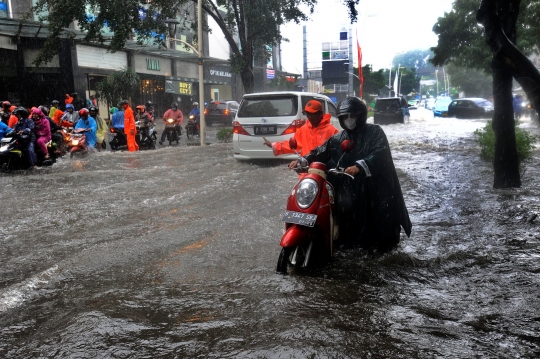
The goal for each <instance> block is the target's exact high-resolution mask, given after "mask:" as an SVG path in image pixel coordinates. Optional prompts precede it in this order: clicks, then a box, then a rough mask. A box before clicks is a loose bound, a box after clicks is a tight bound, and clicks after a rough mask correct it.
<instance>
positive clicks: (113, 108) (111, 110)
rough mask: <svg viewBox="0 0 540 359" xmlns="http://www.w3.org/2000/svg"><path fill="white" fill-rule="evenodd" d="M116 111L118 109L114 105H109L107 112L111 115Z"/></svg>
mask: <svg viewBox="0 0 540 359" xmlns="http://www.w3.org/2000/svg"><path fill="white" fill-rule="evenodd" d="M116 111H118V109H117V108H116V107H111V109H110V110H109V113H110V114H111V115H114V114H115V113H116Z"/></svg>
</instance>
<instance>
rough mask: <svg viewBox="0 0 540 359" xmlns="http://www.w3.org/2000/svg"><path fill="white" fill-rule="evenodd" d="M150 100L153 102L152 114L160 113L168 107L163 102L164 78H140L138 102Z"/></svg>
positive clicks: (142, 102) (143, 102)
mask: <svg viewBox="0 0 540 359" xmlns="http://www.w3.org/2000/svg"><path fill="white" fill-rule="evenodd" d="M148 101H151V102H152V103H153V104H154V114H162V113H163V112H165V111H166V110H167V109H168V107H167V106H168V104H166V103H165V80H163V79H142V80H141V87H140V103H141V104H145V103H147V102H148Z"/></svg>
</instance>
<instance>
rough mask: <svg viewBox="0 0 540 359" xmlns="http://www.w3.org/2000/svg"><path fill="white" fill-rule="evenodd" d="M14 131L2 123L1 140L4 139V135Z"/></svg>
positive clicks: (0, 128)
mask: <svg viewBox="0 0 540 359" xmlns="http://www.w3.org/2000/svg"><path fill="white" fill-rule="evenodd" d="M11 131H13V130H12V129H11V128H10V127H9V126H8V125H6V124H5V123H3V122H2V121H0V140H1V139H2V138H4V135H5V134H6V133H8V132H11Z"/></svg>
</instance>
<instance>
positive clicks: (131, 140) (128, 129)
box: [120, 100, 139, 152]
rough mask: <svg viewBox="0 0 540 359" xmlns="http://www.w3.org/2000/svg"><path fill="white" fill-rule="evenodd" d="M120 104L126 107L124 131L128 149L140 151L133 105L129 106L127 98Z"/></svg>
mask: <svg viewBox="0 0 540 359" xmlns="http://www.w3.org/2000/svg"><path fill="white" fill-rule="evenodd" d="M120 104H121V105H122V106H123V107H124V133H125V134H126V139H127V146H128V151H129V152H134V151H138V150H139V145H138V144H137V141H135V135H136V134H137V127H136V126H135V116H133V110H132V109H131V107H129V102H128V101H127V100H122V102H120Z"/></svg>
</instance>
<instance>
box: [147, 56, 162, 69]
mask: <svg viewBox="0 0 540 359" xmlns="http://www.w3.org/2000/svg"><path fill="white" fill-rule="evenodd" d="M146 69H147V70H152V71H161V70H160V68H159V60H157V59H149V58H146Z"/></svg>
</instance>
